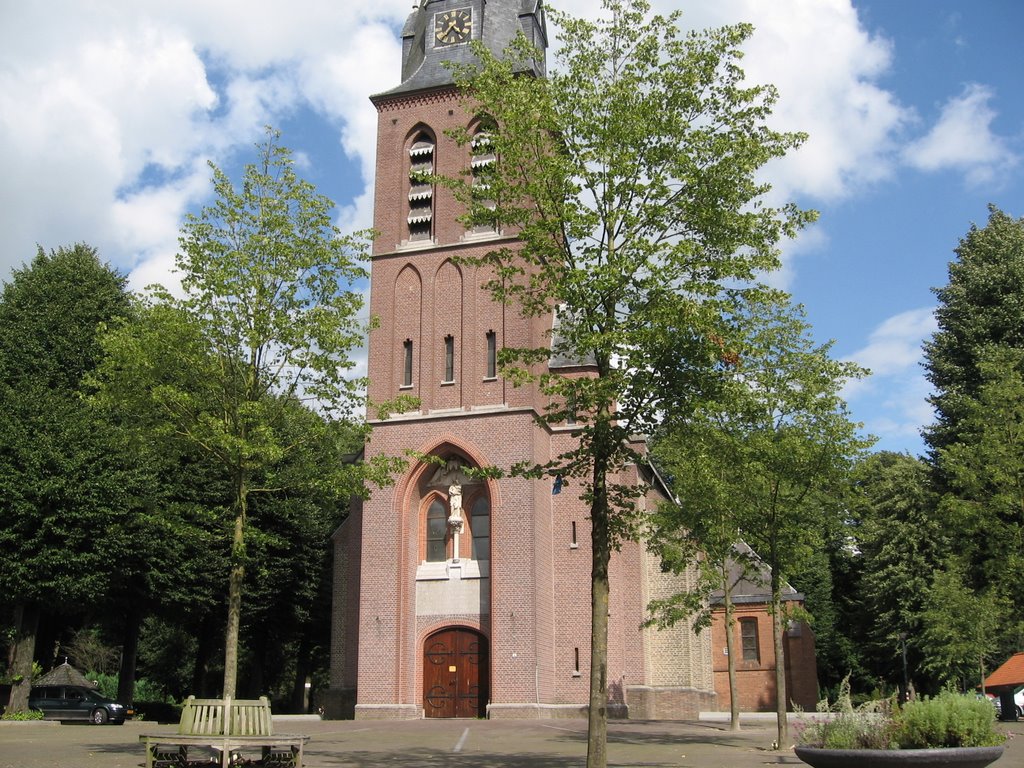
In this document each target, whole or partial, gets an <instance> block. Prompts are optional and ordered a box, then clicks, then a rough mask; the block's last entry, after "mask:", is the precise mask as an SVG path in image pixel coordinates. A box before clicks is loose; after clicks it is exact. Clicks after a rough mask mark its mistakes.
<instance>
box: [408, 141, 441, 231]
mask: <svg viewBox="0 0 1024 768" xmlns="http://www.w3.org/2000/svg"><path fill="white" fill-rule="evenodd" d="M434 150H435V144H434V139H433V137H431V136H430V134H428V133H427V132H426V131H420V133H418V134H417V135H416V138H415V139H414V140H413V142H412V144H411V145H410V147H409V215H408V217H407V221H408V224H409V240H410V241H413V240H429V239H430V237H431V233H432V231H433V220H434V185H433V184H432V183H431V182H430V180H429V178H428V177H429V176H430V174H432V173H433V172H434Z"/></svg>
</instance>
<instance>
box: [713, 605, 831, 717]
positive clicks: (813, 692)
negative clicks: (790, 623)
mask: <svg viewBox="0 0 1024 768" xmlns="http://www.w3.org/2000/svg"><path fill="white" fill-rule="evenodd" d="M735 618H736V626H735V627H734V646H733V649H734V653H735V654H736V687H737V695H738V698H739V704H740V710H741V711H743V712H774V711H775V649H774V646H773V643H772V616H771V613H770V612H769V610H768V605H767V604H765V603H756V604H743V605H737V606H736V611H735ZM742 619H748V620H753V621H755V622H756V623H757V635H758V645H759V648H758V651H759V659H758V660H757V661H744V660H743V650H742V641H741V625H740V621H741V620H742ZM712 634H713V641H712V642H713V645H714V647H713V648H712V653H713V658H714V674H715V690H716V691H717V692H718V702H719V707H720V709H722V710H728V709H729V708H730V700H731V699H730V692H729V675H728V656H727V655H726V653H725V648H726V645H725V642H726V641H725V611H724V609H718V610H716V611H715V613H714V620H713V623H712ZM783 642H784V653H785V654H786V659H785V663H786V698H787V709H790V710H792V708H793V704H794V703H795V704H796V705H798V706H799V707H801V708H802V709H805V710H813V709H814V707H815V705H816V704H817V701H818V672H817V661H816V659H815V650H814V633H813V632H812V631H811V628H810V626H808V625H807V623H806V622H798V623H796V625H795V626H794V628H793V629H792V630H789V631H787V632H786V634H785V635H784V640H783Z"/></svg>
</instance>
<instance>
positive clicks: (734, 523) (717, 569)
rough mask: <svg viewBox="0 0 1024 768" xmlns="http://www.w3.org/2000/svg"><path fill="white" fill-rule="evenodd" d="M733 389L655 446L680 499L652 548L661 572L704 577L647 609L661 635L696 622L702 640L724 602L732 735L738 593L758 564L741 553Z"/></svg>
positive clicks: (666, 513) (735, 726)
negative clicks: (716, 601) (731, 424)
mask: <svg viewBox="0 0 1024 768" xmlns="http://www.w3.org/2000/svg"><path fill="white" fill-rule="evenodd" d="M728 394H729V389H728V388H723V389H722V391H720V392H719V393H718V396H717V397H709V398H708V399H707V400H706V401H704V402H702V403H700V404H699V405H697V407H696V408H695V409H694V410H693V411H692V412H691V414H690V415H689V416H688V417H687V418H684V419H681V420H680V421H679V422H670V423H669V424H668V425H667V427H666V428H665V429H663V430H662V433H661V434H660V435H659V436H658V438H657V439H656V440H655V441H654V443H653V445H654V447H653V453H654V457H655V460H656V461H657V462H658V465H659V466H660V467H662V470H663V471H664V472H665V473H666V474H667V477H668V481H669V483H670V486H671V488H672V493H673V495H674V496H675V498H674V499H673V500H672V501H669V502H664V503H662V504H660V505H659V507H658V509H657V511H656V512H655V514H654V515H652V518H651V520H650V521H649V528H648V538H649V546H650V548H651V549H652V550H653V551H655V552H657V553H658V555H659V556H660V557H661V561H662V567H663V568H667V569H668V570H670V571H671V572H673V573H677V574H678V573H683V572H684V571H686V570H687V569H691V568H696V569H697V581H696V588H695V589H694V590H692V591H690V592H681V593H678V594H676V595H672V596H670V597H668V598H664V599H659V600H653V601H651V603H650V604H649V605H648V610H649V611H650V613H651V614H652V618H651V619H650V620H649V621H648V623H650V624H655V625H657V626H659V627H669V626H672V625H673V624H675V623H676V622H678V621H681V620H683V619H690V620H691V622H692V625H693V628H694V631H696V632H700V631H703V630H704V629H706V628H707V627H709V626H710V625H711V622H712V619H713V612H714V609H713V605H712V602H711V598H712V596H716V595H719V594H720V595H721V605H722V609H723V611H724V618H725V626H726V635H725V643H726V650H727V668H728V672H727V674H728V679H729V694H730V718H729V727H730V730H739V729H740V713H739V696H738V695H737V687H736V658H737V654H736V653H735V649H734V648H733V646H734V644H735V633H734V627H735V624H736V619H735V607H734V605H733V600H732V596H733V588H734V587H735V585H736V583H737V582H738V581H739V580H740V579H742V578H744V577H747V578H754V576H755V574H756V572H757V569H756V561H755V559H754V558H753V557H752V555H751V553H750V552H749V550H747V549H746V548H742V547H740V546H738V545H739V544H740V542H741V539H742V535H743V534H742V531H741V528H740V526H741V521H740V520H739V518H738V517H737V515H736V514H735V510H734V506H733V498H732V492H733V490H734V488H733V483H732V481H731V480H730V476H731V473H732V467H733V466H735V464H736V463H737V461H738V460H739V459H740V457H739V456H738V455H737V454H736V448H737V445H736V443H735V442H734V440H733V439H732V436H731V435H730V434H729V433H728V430H727V429H726V428H725V427H726V424H727V422H728V421H729V415H728V414H729V413H730V412H731V410H732V409H731V408H730V407H729V406H728V405H726V401H727V399H728Z"/></svg>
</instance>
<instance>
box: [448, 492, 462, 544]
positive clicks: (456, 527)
mask: <svg viewBox="0 0 1024 768" xmlns="http://www.w3.org/2000/svg"><path fill="white" fill-rule="evenodd" d="M448 510H449V512H448V525H449V526H451V528H452V530H453V531H455V532H456V533H462V524H463V520H462V486H461V485H458V484H453V485H449V486H448Z"/></svg>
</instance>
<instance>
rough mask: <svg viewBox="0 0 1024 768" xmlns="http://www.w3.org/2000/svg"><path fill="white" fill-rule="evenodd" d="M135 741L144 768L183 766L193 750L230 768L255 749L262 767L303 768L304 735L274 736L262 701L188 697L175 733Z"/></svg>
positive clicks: (178, 767)
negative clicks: (140, 744)
mask: <svg viewBox="0 0 1024 768" xmlns="http://www.w3.org/2000/svg"><path fill="white" fill-rule="evenodd" d="M139 741H141V742H144V743H145V745H146V768H183V767H184V766H188V765H190V763H189V756H188V752H189V749H191V748H193V747H199V748H204V749H208V750H213V751H214V752H216V753H219V756H220V766H221V768H230V766H231V765H232V763H233V761H239V759H240V757H241V755H242V753H243V752H246V751H252V750H254V749H257V748H258V749H259V750H260V759H261V764H262V765H263V766H282V767H284V766H287V767H288V768H302V751H303V746H304V745H305V743H306V742H307V741H309V736H303V735H302V734H297V733H286V734H275V733H274V723H273V720H272V718H271V715H270V702H269V701H267V698H266V697H265V696H263V697H260V698H259V699H258V700H255V701H253V700H235V701H233V700H232V699H230V698H228V699H197V698H195V697H194V696H189V697H188V699H187V700H186V701H185V703H184V704H183V705H182V707H181V722H180V723H179V724H178V732H177V734H172V733H149V734H142V735H140V736H139ZM205 764H207V765H209V762H208V761H207V762H206V763H205Z"/></svg>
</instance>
